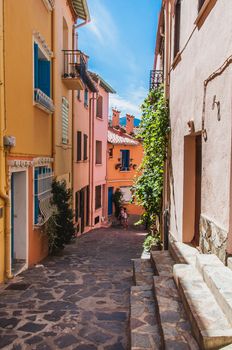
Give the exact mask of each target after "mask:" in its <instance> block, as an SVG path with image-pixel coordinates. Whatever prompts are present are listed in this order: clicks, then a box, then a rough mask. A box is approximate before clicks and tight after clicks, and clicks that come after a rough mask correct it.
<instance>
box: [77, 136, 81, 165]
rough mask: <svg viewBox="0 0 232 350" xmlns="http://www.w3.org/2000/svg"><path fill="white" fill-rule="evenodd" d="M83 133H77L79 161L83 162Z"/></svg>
mask: <svg viewBox="0 0 232 350" xmlns="http://www.w3.org/2000/svg"><path fill="white" fill-rule="evenodd" d="M81 144H82V133H81V131H78V132H77V161H79V160H81V153H82V147H81Z"/></svg>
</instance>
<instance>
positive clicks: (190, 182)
mask: <svg viewBox="0 0 232 350" xmlns="http://www.w3.org/2000/svg"><path fill="white" fill-rule="evenodd" d="M201 178H202V136H201V134H199V135H190V136H185V138H184V184H183V187H184V188H183V242H185V243H191V244H193V245H194V246H199V239H200V227H199V225H200V216H201Z"/></svg>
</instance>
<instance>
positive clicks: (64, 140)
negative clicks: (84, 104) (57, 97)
mask: <svg viewBox="0 0 232 350" xmlns="http://www.w3.org/2000/svg"><path fill="white" fill-rule="evenodd" d="M68 112H69V103H68V100H67V98H66V97H62V143H64V144H67V143H68Z"/></svg>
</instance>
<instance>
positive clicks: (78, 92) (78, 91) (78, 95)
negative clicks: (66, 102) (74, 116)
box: [77, 90, 81, 101]
mask: <svg viewBox="0 0 232 350" xmlns="http://www.w3.org/2000/svg"><path fill="white" fill-rule="evenodd" d="M77 99H78V100H79V101H80V100H81V90H77Z"/></svg>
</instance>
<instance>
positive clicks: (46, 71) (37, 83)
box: [34, 43, 51, 97]
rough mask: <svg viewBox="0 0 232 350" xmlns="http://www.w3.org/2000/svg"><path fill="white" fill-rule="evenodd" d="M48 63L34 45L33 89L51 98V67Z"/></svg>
mask: <svg viewBox="0 0 232 350" xmlns="http://www.w3.org/2000/svg"><path fill="white" fill-rule="evenodd" d="M50 65H51V64H50V61H49V60H48V59H47V57H46V56H45V55H44V53H43V51H42V50H41V49H40V47H39V45H38V44H37V43H34V88H35V89H39V90H41V91H42V92H43V93H44V94H45V95H47V96H48V97H50V96H51V91H50V90H51V86H50V82H51V67H50Z"/></svg>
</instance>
